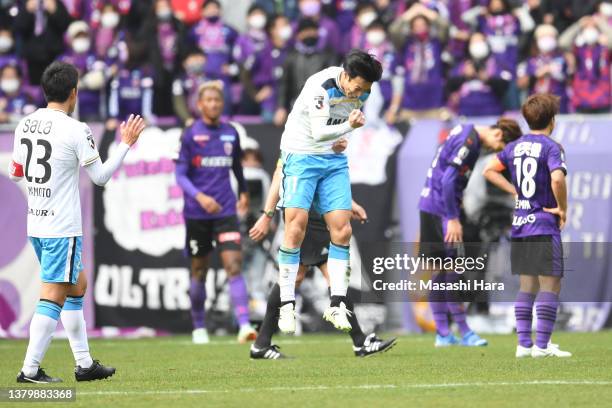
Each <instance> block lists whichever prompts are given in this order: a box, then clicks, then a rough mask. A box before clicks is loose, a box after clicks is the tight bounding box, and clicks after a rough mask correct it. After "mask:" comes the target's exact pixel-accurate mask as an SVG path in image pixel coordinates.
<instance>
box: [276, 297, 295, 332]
mask: <svg viewBox="0 0 612 408" xmlns="http://www.w3.org/2000/svg"><path fill="white" fill-rule="evenodd" d="M278 328H279V329H280V331H281V332H283V333H285V334H293V333H295V305H294V304H293V303H287V304H286V305H284V306H281V307H280V308H279V314H278Z"/></svg>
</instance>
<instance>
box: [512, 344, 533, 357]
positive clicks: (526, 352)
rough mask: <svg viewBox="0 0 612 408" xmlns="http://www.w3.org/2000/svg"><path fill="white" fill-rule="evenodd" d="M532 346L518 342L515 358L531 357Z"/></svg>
mask: <svg viewBox="0 0 612 408" xmlns="http://www.w3.org/2000/svg"><path fill="white" fill-rule="evenodd" d="M532 350H533V347H523V346H521V345H520V344H519V345H518V346H516V353H515V354H514V355H515V356H516V358H525V357H531V352H532Z"/></svg>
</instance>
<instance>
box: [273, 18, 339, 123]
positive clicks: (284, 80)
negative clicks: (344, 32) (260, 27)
mask: <svg viewBox="0 0 612 408" xmlns="http://www.w3.org/2000/svg"><path fill="white" fill-rule="evenodd" d="M319 33H320V30H319V26H318V24H317V23H316V21H314V20H312V19H304V20H300V22H299V23H298V26H297V34H296V42H295V47H293V48H292V49H291V50H290V51H289V53H288V54H287V58H286V59H285V64H284V66H283V68H282V70H283V75H282V77H281V78H280V81H279V84H278V101H277V106H278V108H277V110H276V112H275V114H274V124H275V125H276V126H282V125H283V124H284V123H285V121H286V120H287V112H288V110H289V108H290V107H291V106H293V103H294V102H295V100H296V98H297V97H298V95H299V94H300V91H301V90H302V88H303V87H304V84H305V83H306V80H307V79H308V78H309V77H310V76H311V75H314V74H316V73H317V72H319V71H321V70H322V69H324V68H327V67H329V66H332V65H334V64H335V63H337V62H338V57H337V54H336V53H335V52H334V51H331V50H330V49H328V48H320V46H319V45H318V44H320V41H319V37H318V36H319Z"/></svg>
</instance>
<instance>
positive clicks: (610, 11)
mask: <svg viewBox="0 0 612 408" xmlns="http://www.w3.org/2000/svg"><path fill="white" fill-rule="evenodd" d="M599 11H600V12H601V14H603V15H604V16H606V17H612V3H601V5H600V6H599Z"/></svg>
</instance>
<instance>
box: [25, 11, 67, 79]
mask: <svg viewBox="0 0 612 408" xmlns="http://www.w3.org/2000/svg"><path fill="white" fill-rule="evenodd" d="M69 24H70V15H69V14H68V11H67V10H66V7H65V6H64V4H63V3H62V2H61V1H60V0H41V1H39V0H25V1H23V2H20V5H19V8H18V13H17V16H16V17H15V26H14V27H15V32H16V33H17V34H18V35H19V36H20V37H21V40H22V55H23V57H24V58H25V60H26V63H27V67H28V76H29V79H30V82H31V83H32V84H33V85H38V84H40V77H41V76H42V73H43V70H44V69H45V68H46V67H47V65H49V64H50V63H51V62H53V60H54V59H55V58H57V56H59V55H60V54H61V53H62V52H63V50H64V45H63V44H64V41H63V35H64V32H65V31H66V29H67V28H68V25H69Z"/></svg>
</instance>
